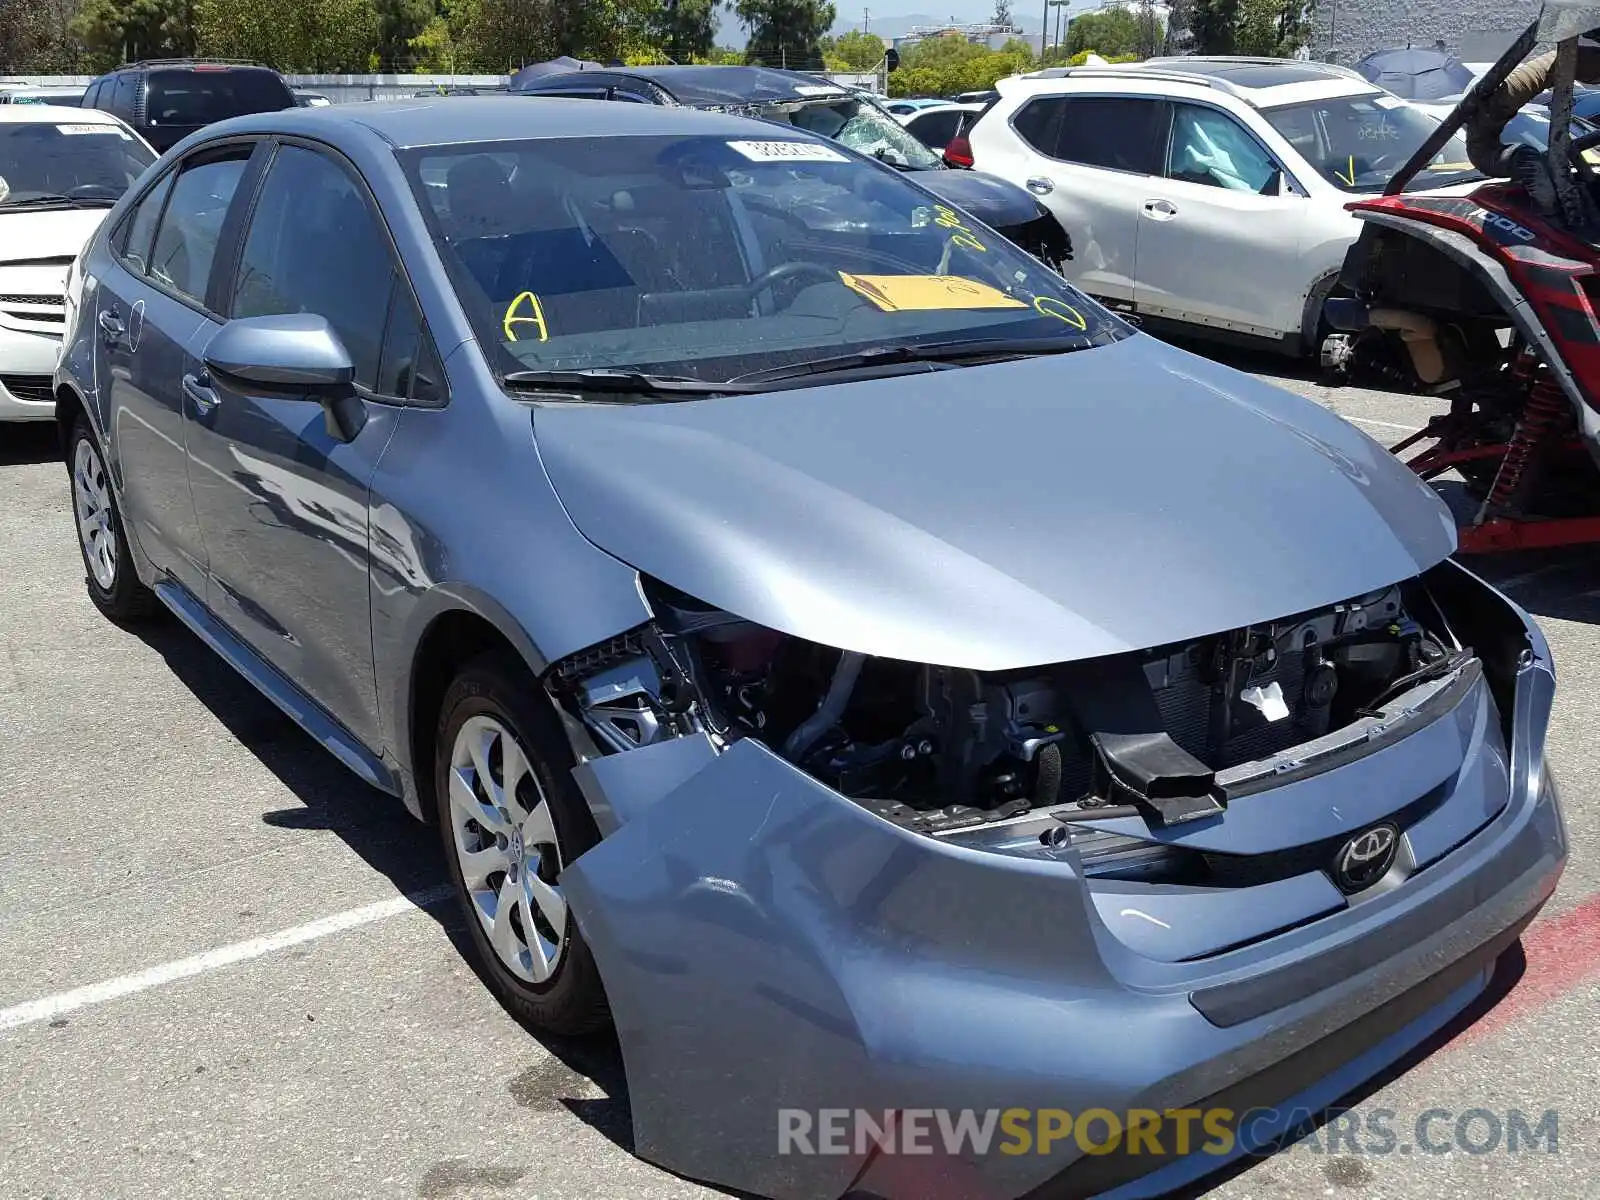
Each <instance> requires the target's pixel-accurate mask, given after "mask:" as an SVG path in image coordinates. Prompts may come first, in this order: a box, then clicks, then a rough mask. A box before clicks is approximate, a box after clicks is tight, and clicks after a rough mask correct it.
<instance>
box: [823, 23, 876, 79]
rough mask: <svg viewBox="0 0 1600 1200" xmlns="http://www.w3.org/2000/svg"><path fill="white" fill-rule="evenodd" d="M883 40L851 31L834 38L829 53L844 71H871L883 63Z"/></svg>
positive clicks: (871, 34)
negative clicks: (840, 64) (841, 65)
mask: <svg viewBox="0 0 1600 1200" xmlns="http://www.w3.org/2000/svg"><path fill="white" fill-rule="evenodd" d="M883 50H884V47H883V39H882V38H881V37H879V36H878V35H877V34H875V33H863V32H861V30H859V29H852V30H850V32H849V33H846V34H843V35H842V36H840V37H838V38H836V39H835V40H834V42H833V46H832V47H831V52H832V54H833V56H834V57H836V58H837V59H838V60H839V61H840V62H841V63H842V64H843V69H844V70H846V71H871V70H872V69H874V68H875V67H876V66H877V65H878V64H879V63H881V62H882V61H883Z"/></svg>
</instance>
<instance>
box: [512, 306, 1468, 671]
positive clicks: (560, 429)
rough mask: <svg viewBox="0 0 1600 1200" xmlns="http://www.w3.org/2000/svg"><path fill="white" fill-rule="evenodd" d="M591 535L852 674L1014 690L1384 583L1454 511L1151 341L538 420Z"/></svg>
mask: <svg viewBox="0 0 1600 1200" xmlns="http://www.w3.org/2000/svg"><path fill="white" fill-rule="evenodd" d="M533 424H534V436H535V437H536V439H537V442H538V447H539V453H540V456H541V458H542V459H543V461H544V464H545V469H546V470H547V471H548V472H549V476H550V479H551V481H552V483H553V484H554V485H555V488H556V491H557V492H558V494H559V495H560V497H561V501H562V503H563V505H564V506H565V507H566V510H567V512H568V514H569V516H570V517H571V519H572V521H573V523H574V524H575V525H576V526H577V527H578V529H579V530H580V531H581V532H582V533H583V534H584V536H585V537H587V538H588V539H589V540H590V541H591V542H593V543H594V544H595V545H597V546H598V547H600V548H601V549H602V550H605V551H606V552H607V553H609V554H611V555H613V556H615V557H617V558H619V559H621V560H622V561H623V562H625V563H627V564H628V565H629V566H631V567H633V568H635V569H636V570H639V571H641V572H643V573H645V574H647V575H650V576H653V577H655V578H657V579H660V580H661V581H662V582H664V583H667V584H669V585H671V586H672V587H675V588H678V589H680V590H682V591H684V592H687V593H689V594H690V595H693V596H696V597H697V598H699V599H701V600H703V601H705V602H706V603H709V604H713V605H716V606H718V607H719V608H723V609H726V610H727V611H728V612H731V613H734V614H736V615H738V616H741V617H744V618H746V619H748V620H751V621H754V622H757V623H759V624H762V625H766V626H768V627H770V628H772V629H776V630H779V631H781V632H784V633H788V634H790V635H792V636H795V637H800V638H805V639H807V640H810V641H814V642H818V643H821V644H823V645H828V646H833V647H836V648H838V649H841V650H854V651H859V652H861V653H864V654H870V655H875V656H878V657H884V658H894V659H902V660H905V661H910V662H923V663H931V664H935V665H940V666H950V667H962V668H967V669H971V670H984V671H994V670H1009V669H1014V668H1019V667H1029V666H1039V665H1043V664H1046V663H1055V662H1067V661H1072V660H1075V659H1082V658H1092V657H1097V656H1100V655H1106V654H1116V653H1122V652H1125V651H1128V650H1137V649H1145V648H1149V647H1154V646H1160V645H1165V644H1168V643H1173V642H1183V641H1188V640H1191V639H1193V638H1197V637H1203V636H1206V635H1209V634H1215V633H1220V632H1224V631H1226V630H1230V629H1235V628H1239V627H1241V626H1244V625H1249V624H1253V623H1257V622H1262V621H1270V620H1277V619H1281V618H1283V617H1287V616H1292V615H1294V614H1297V613H1300V612H1305V611H1308V610H1311V609H1314V608H1318V607H1321V606H1323V605H1327V604H1332V603H1336V602H1338V601H1341V600H1346V599H1350V598H1352V597H1355V596H1359V595H1362V594H1364V593H1367V592H1370V591H1374V590H1376V589H1378V588H1382V587H1387V586H1389V585H1391V584H1394V583H1397V582H1399V581H1401V580H1404V579H1407V578H1410V577H1411V576H1414V575H1417V574H1420V573H1421V572H1422V571H1424V570H1426V569H1427V568H1429V567H1431V566H1433V565H1434V564H1435V563H1437V562H1439V561H1441V560H1442V559H1444V558H1445V557H1446V556H1448V555H1449V554H1450V553H1451V552H1452V551H1453V550H1454V548H1455V527H1454V523H1453V522H1452V520H1451V519H1450V515H1449V512H1448V510H1447V509H1446V508H1445V506H1444V505H1443V503H1442V502H1441V501H1440V500H1439V499H1438V497H1437V496H1436V495H1435V494H1434V493H1433V492H1432V490H1431V489H1429V488H1428V487H1427V486H1426V485H1425V484H1423V483H1422V482H1421V481H1420V480H1419V479H1417V478H1416V476H1415V475H1413V474H1412V473H1411V472H1410V471H1408V470H1407V469H1406V468H1405V467H1404V465H1403V464H1401V463H1399V462H1398V461H1397V460H1395V459H1394V458H1393V457H1392V456H1390V455H1389V454H1388V452H1387V451H1386V450H1384V448H1383V447H1382V446H1380V445H1378V443H1377V442H1375V441H1373V440H1372V439H1371V438H1369V437H1367V436H1366V435H1365V434H1363V433H1361V432H1359V431H1358V430H1356V429H1355V428H1354V427H1353V426H1351V425H1349V424H1348V423H1346V422H1344V421H1343V420H1341V419H1340V418H1338V417H1337V416H1335V415H1334V414H1332V413H1330V412H1328V411H1327V410H1326V409H1324V408H1322V407H1321V406H1320V405H1318V404H1316V403H1315V402H1313V401H1310V400H1306V399H1303V398H1301V397H1298V396H1294V395H1291V394H1289V393H1287V392H1284V391H1281V390H1280V389H1277V388H1275V387H1272V386H1270V385H1268V384H1265V383H1262V382H1260V381H1258V380H1255V379H1252V378H1250V377H1249V376H1246V375H1243V374H1241V373H1238V372H1235V371H1232V370H1230V369H1228V368H1225V367H1219V366H1217V365H1215V364H1213V363H1210V362H1207V361H1205V360H1203V359H1200V358H1199V357H1197V356H1195V355H1191V354H1188V353H1187V352H1185V351H1181V350H1177V349H1175V348H1172V347H1168V346H1164V345H1162V344H1160V343H1158V342H1156V341H1155V340H1154V339H1152V338H1149V337H1145V336H1142V335H1140V336H1135V337H1131V338H1128V339H1126V340H1124V341H1121V342H1118V343H1116V344H1114V345H1111V346H1105V347H1101V348H1098V349H1094V350H1085V351H1079V352H1076V353H1071V354H1066V355H1060V356H1051V357H1042V358H1033V359H1026V360H1021V361H1018V362H1012V363H1000V364H995V365H992V366H986V367H967V368H961V369H955V370H948V371H936V372H931V373H925V374H915V375H908V376H901V377H898V378H889V379H878V380H871V381H866V382H858V383H848V384H839V385H831V386H830V385H823V386H817V387H811V388H800V389H795V390H791V391H781V392H773V393H769V394H765V395H750V396H730V397H725V398H719V399H709V400H695V401H687V402H679V403H659V404H638V405H616V404H590V405H585V404H557V405H552V404H541V405H536V406H535V407H534V417H533Z"/></svg>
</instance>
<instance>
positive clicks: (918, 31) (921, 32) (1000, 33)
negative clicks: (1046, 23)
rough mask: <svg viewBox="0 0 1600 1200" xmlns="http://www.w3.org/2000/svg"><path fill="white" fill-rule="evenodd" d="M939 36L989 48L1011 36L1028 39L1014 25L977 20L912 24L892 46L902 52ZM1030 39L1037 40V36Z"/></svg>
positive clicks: (996, 46) (1002, 44)
mask: <svg viewBox="0 0 1600 1200" xmlns="http://www.w3.org/2000/svg"><path fill="white" fill-rule="evenodd" d="M939 37H958V38H965V39H966V40H967V41H969V42H971V43H972V44H973V45H975V46H984V47H987V48H988V49H990V50H998V49H1000V48H1001V47H1002V46H1004V45H1005V44H1006V43H1007V42H1009V41H1010V40H1011V39H1012V38H1017V39H1020V40H1024V41H1025V40H1028V39H1026V38H1025V37H1024V36H1023V33H1022V30H1020V29H1018V28H1017V27H1016V26H1015V25H995V24H992V23H990V22H988V21H979V22H975V23H973V24H951V25H913V26H912V27H911V28H910V29H909V30H907V31H906V32H905V33H904V34H902V35H901V36H900V37H897V38H895V39H894V48H895V49H896V50H898V51H900V52H901V53H902V54H904V53H905V52H906V51H907V50H909V49H910V48H911V47H912V46H915V45H916V44H917V43H918V42H924V41H927V40H928V39H929V38H939ZM1032 40H1033V41H1035V42H1037V41H1038V39H1037V38H1034V39H1032Z"/></svg>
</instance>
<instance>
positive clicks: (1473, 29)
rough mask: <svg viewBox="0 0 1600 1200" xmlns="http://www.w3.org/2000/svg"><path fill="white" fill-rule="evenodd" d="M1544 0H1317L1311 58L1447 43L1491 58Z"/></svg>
mask: <svg viewBox="0 0 1600 1200" xmlns="http://www.w3.org/2000/svg"><path fill="white" fill-rule="evenodd" d="M1539 3H1540V0H1318V2H1317V5H1316V7H1315V8H1314V9H1313V10H1312V22H1313V26H1312V34H1311V41H1310V44H1309V48H1310V57H1312V58H1314V59H1317V60H1318V61H1320V62H1334V63H1343V64H1345V65H1346V66H1350V65H1352V64H1353V63H1355V62H1356V60H1357V59H1359V58H1361V57H1362V56H1364V55H1367V54H1370V53H1372V51H1374V50H1386V49H1389V48H1390V47H1394V46H1406V45H1411V46H1430V47H1431V46H1434V45H1436V44H1438V43H1443V45H1444V48H1445V49H1446V50H1449V51H1450V52H1451V53H1453V54H1455V55H1456V56H1457V57H1458V58H1461V59H1462V60H1464V61H1466V62H1492V61H1493V60H1494V59H1496V58H1498V57H1499V56H1500V54H1501V53H1502V52H1503V51H1504V50H1505V49H1506V47H1507V46H1509V45H1510V44H1511V43H1512V41H1513V40H1514V39H1515V38H1516V36H1517V34H1519V33H1521V32H1522V30H1523V29H1525V28H1527V25H1528V22H1530V21H1532V20H1533V19H1534V17H1536V16H1538V14H1539Z"/></svg>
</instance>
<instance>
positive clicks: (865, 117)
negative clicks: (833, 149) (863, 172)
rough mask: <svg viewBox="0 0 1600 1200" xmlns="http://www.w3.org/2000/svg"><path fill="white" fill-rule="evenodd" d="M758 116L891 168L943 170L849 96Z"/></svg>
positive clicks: (896, 125) (901, 129)
mask: <svg viewBox="0 0 1600 1200" xmlns="http://www.w3.org/2000/svg"><path fill="white" fill-rule="evenodd" d="M761 115H762V116H763V117H764V118H766V119H767V120H769V121H779V122H782V123H784V124H788V125H793V126H794V127H795V128H796V129H804V130H805V131H806V132H808V133H815V134H819V135H821V136H822V137H825V138H832V139H833V140H834V141H836V142H841V143H843V144H844V145H846V146H849V147H850V149H852V150H855V151H857V152H858V153H861V154H865V155H867V156H868V157H870V158H877V159H880V160H882V161H883V162H886V163H888V164H889V165H890V166H891V167H899V168H901V169H902V170H910V171H934V170H938V169H939V168H941V167H943V166H944V164H943V163H942V162H941V161H940V159H939V156H938V155H937V154H935V153H933V152H932V151H931V150H929V149H928V148H927V147H926V146H924V145H923V144H922V143H921V142H919V141H918V140H917V139H916V138H915V137H914V136H913V135H912V134H910V133H909V132H907V130H906V127H905V126H904V125H902V124H900V122H899V121H896V120H895V119H894V118H893V117H892V116H890V115H889V114H888V113H886V112H885V111H884V110H883V109H881V108H879V107H878V106H877V105H876V104H874V103H872V101H870V100H863V99H860V98H859V97H855V96H852V97H850V98H848V99H845V100H835V101H833V102H832V103H820V104H819V103H811V104H799V105H781V106H774V107H772V108H770V109H767V110H764V111H763V112H762V114H761Z"/></svg>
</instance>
